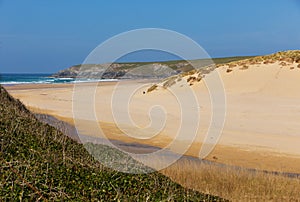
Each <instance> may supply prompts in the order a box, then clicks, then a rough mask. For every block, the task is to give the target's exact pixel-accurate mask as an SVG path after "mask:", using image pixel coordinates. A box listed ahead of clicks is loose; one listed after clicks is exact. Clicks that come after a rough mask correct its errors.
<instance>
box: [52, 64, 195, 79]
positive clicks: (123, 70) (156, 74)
mask: <svg viewBox="0 0 300 202" xmlns="http://www.w3.org/2000/svg"><path fill="white" fill-rule="evenodd" d="M189 66H190V64H188V63H187V62H179V63H177V64H169V65H167V64H162V63H113V64H111V65H109V64H101V65H98V64H97V65H90V64H88V65H76V66H72V67H70V68H68V69H64V70H61V71H59V72H57V73H56V74H54V75H52V76H54V77H66V78H75V77H76V78H102V79H115V78H118V79H120V78H124V79H131V78H164V77H169V76H172V75H175V74H178V73H180V72H182V71H184V69H187V68H188V69H189V68H191V67H189Z"/></svg>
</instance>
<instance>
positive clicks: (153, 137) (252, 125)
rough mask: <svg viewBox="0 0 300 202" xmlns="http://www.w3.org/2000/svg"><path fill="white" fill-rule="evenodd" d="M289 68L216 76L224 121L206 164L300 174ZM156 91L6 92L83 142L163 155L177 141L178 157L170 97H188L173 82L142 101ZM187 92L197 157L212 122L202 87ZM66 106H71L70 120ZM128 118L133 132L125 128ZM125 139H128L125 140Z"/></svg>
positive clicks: (121, 85) (177, 115) (139, 85)
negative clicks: (76, 98) (137, 146)
mask: <svg viewBox="0 0 300 202" xmlns="http://www.w3.org/2000/svg"><path fill="white" fill-rule="evenodd" d="M290 66H291V67H294V68H290ZM290 66H289V67H282V66H281V65H280V64H279V63H278V62H276V63H273V64H259V65H255V64H253V65H250V66H249V68H248V69H242V68H240V67H239V66H237V67H234V68H233V69H232V71H230V72H228V71H227V70H228V67H227V66H221V67H219V68H218V69H216V70H215V71H218V73H219V74H220V76H221V78H222V81H223V84H224V90H225V94H226V119H225V125H224V128H223V132H222V134H221V138H220V140H219V142H218V144H217V146H216V147H215V148H214V150H213V152H212V153H211V154H210V155H209V156H208V157H207V158H206V159H208V160H211V161H216V162H220V163H225V164H229V165H237V166H242V167H247V168H255V169H261V170H269V171H284V172H295V173H300V148H299V143H300V124H299V121H300V87H299V78H300V68H297V64H291V65H290ZM204 81H205V79H204ZM154 83H155V82H154V81H147V80H143V81H121V82H101V83H98V84H95V83H81V84H76V86H74V84H41V85H40V84H39V85H36V84H35V85H15V86H5V88H6V89H7V90H8V91H9V93H10V94H11V95H13V96H14V97H15V98H18V99H20V100H21V101H22V102H23V103H24V104H25V105H26V106H27V107H28V108H29V109H30V110H32V111H33V112H35V113H42V114H49V115H52V116H54V117H56V118H58V119H60V120H62V121H66V122H68V123H70V124H75V123H76V125H77V126H78V129H79V132H80V133H81V134H84V135H87V136H99V137H101V136H104V135H105V136H106V137H107V138H110V139H114V140H121V141H124V142H135V143H142V144H148V145H152V146H157V147H161V148H165V147H168V144H169V143H170V142H171V141H172V140H174V139H176V142H177V143H176V147H171V148H170V149H171V150H172V151H174V152H178V153H180V152H181V151H182V149H181V148H180V147H181V146H180V145H182V147H184V145H185V144H186V142H188V141H189V140H188V139H184V138H182V137H179V138H178V137H177V138H176V134H177V131H178V130H179V128H180V122H181V113H182V112H181V108H180V106H181V105H180V102H178V99H177V98H176V96H183V97H184V96H186V93H187V92H186V91H185V90H184V87H182V83H181V82H178V83H176V84H174V85H173V86H171V87H170V89H171V91H169V90H167V89H161V88H158V89H156V90H154V91H152V92H150V93H147V89H149V87H151V86H152V85H153V84H154ZM95 86H96V88H95ZM74 89H75V90H76V94H77V95H82V97H84V98H86V97H87V96H90V94H88V92H94V98H95V102H91V100H93V99H92V98H88V100H89V101H88V102H87V103H86V105H83V106H82V107H79V106H77V105H76V104H74V103H73V102H72V99H73V95H74ZM94 89H96V90H95V91H93V90H94ZM132 89H133V90H132ZM190 89H192V91H193V92H194V93H195V95H196V99H197V101H198V106H199V109H198V110H199V113H200V116H201V121H200V122H199V126H198V127H197V128H198V130H197V134H196V138H195V140H194V141H193V144H192V145H191V147H190V148H189V149H188V151H187V152H186V154H187V155H191V156H196V157H198V155H199V151H200V148H201V145H202V143H203V141H204V138H205V135H206V133H207V130H208V127H209V124H210V120H211V117H212V106H211V102H210V97H209V90H208V88H207V86H206V84H205V82H203V80H202V81H200V82H196V83H194V85H192V86H191V87H190ZM131 91H132V92H131ZM129 92H131V96H130V99H129V101H128V100H127V99H126V98H127V97H126V95H128V93H129ZM127 101H128V103H127ZM91 103H93V104H94V105H93V106H92V105H91ZM72 106H73V107H74V106H77V108H76V109H75V110H76V113H75V114H76V117H75V118H74V117H73V112H74V109H73V108H72ZM153 106H159V107H158V108H156V107H154V108H153ZM89 109H94V111H95V114H96V116H97V123H95V121H94V119H93V115H89V113H87V111H89ZM127 110H129V112H130V119H131V121H132V122H133V123H134V124H135V125H134V124H133V125H132V124H130V123H129V122H128V120H127V118H128V117H127ZM190 110H191V111H193V110H195V109H194V108H191V109H190ZM116 114H117V115H116ZM149 115H150V116H149ZM162 115H163V116H162ZM190 119H191V120H188V121H187V122H186V123H187V124H185V125H186V127H187V128H191V133H192V129H193V127H194V126H193V123H194V122H193V120H192V119H193V116H191V118H190ZM151 120H152V121H151ZM189 123H190V124H191V125H189ZM98 124H99V125H100V126H101V129H102V132H101V131H100V130H99V128H98V127H97V126H99V125H98ZM149 126H150V127H149ZM186 133H187V134H188V133H190V131H189V130H187V131H186ZM125 134H131V135H130V136H131V137H130V136H128V135H125ZM188 137H189V135H187V138H188Z"/></svg>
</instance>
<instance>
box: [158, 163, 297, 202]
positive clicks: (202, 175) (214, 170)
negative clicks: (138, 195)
mask: <svg viewBox="0 0 300 202" xmlns="http://www.w3.org/2000/svg"><path fill="white" fill-rule="evenodd" d="M161 173H163V174H164V175H166V176H169V177H170V178H171V179H173V180H174V181H176V182H178V183H180V184H182V185H183V186H185V187H188V188H193V189H196V190H198V191H201V192H204V193H207V194H215V195H218V196H221V197H224V198H227V199H229V200H232V201H300V192H299V190H300V179H299V178H288V177H284V176H280V175H274V174H267V173H264V172H259V171H256V172H254V171H253V172H252V171H251V172H250V171H248V170H243V169H234V168H232V167H220V166H217V165H208V164H204V163H199V162H195V161H192V160H180V161H178V162H177V163H175V164H173V165H172V166H170V167H168V168H166V169H164V170H162V171H161Z"/></svg>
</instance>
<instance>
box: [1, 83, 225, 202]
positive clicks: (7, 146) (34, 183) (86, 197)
mask: <svg viewBox="0 0 300 202" xmlns="http://www.w3.org/2000/svg"><path fill="white" fill-rule="evenodd" d="M0 103H1V104H0V139H1V144H0V151H1V153H0V165H1V167H0V200H1V201H17V200H18V201H19V200H20V201H22V200H26V201H37V200H43V201H46V200H50V201H53V200H67V201H69V200H76V201H96V200H97V201H98V200H100V201H112V200H122V201H202V200H205V201H220V200H221V199H220V198H218V197H214V196H210V195H204V194H201V193H199V192H197V191H193V190H190V189H186V188H183V187H182V186H181V185H179V184H177V183H175V182H173V181H171V180H170V179H169V178H167V177H165V176H164V175H162V174H159V173H157V172H154V173H151V174H124V173H120V172H116V171H113V170H111V169H108V168H105V167H104V166H103V165H101V164H100V163H99V162H97V161H96V160H94V159H93V158H92V157H91V155H90V154H89V153H88V152H87V151H86V149H85V148H84V147H83V145H81V144H79V143H77V142H75V141H74V140H72V139H70V138H68V137H67V136H64V135H63V134H62V133H61V132H59V131H58V130H56V129H55V128H54V127H51V126H49V125H47V124H45V123H42V122H40V121H38V120H37V119H36V118H35V117H34V115H33V114H31V113H30V112H29V111H28V110H27V109H26V108H25V107H24V105H23V104H22V103H20V102H19V101H18V100H15V99H14V98H12V97H11V96H10V95H9V94H8V93H7V92H6V90H5V89H4V88H2V87H1V86H0ZM88 146H89V147H93V145H88ZM103 148H104V149H103V152H104V153H103V155H105V152H106V151H109V150H112V149H109V148H107V147H103ZM97 151H98V150H97Z"/></svg>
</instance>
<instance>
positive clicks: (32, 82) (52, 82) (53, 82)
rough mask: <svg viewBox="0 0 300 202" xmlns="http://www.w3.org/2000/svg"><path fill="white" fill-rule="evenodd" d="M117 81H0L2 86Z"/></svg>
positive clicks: (70, 79)
mask: <svg viewBox="0 0 300 202" xmlns="http://www.w3.org/2000/svg"><path fill="white" fill-rule="evenodd" d="M113 81H118V79H73V78H52V79H45V80H34V81H0V84H2V85H18V84H60V83H92V82H113Z"/></svg>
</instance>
